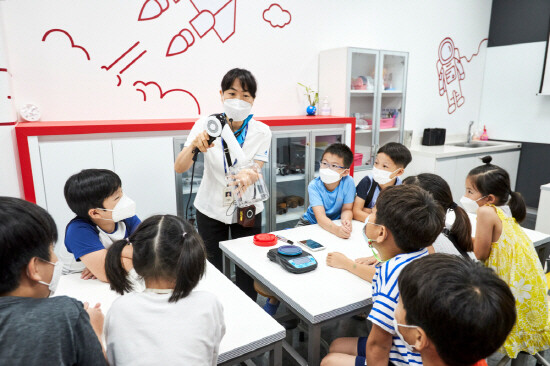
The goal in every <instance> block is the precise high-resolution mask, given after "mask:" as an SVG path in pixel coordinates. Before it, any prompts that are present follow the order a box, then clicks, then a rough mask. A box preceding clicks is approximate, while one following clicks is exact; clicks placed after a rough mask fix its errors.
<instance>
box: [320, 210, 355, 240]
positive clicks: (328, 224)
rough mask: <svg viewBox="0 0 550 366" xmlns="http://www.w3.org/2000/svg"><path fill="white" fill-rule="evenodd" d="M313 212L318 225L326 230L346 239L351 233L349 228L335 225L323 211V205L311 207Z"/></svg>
mask: <svg viewBox="0 0 550 366" xmlns="http://www.w3.org/2000/svg"><path fill="white" fill-rule="evenodd" d="M312 209H313V213H314V214H315V219H316V220H317V223H318V224H319V226H321V227H322V228H323V229H325V230H326V231H328V232H330V233H332V234H334V235H336V236H339V237H340V238H344V239H347V238H349V237H350V235H351V230H349V229H348V228H347V227H345V226H340V225H336V224H335V223H334V222H332V220H331V219H329V218H328V217H327V215H326V213H325V208H324V207H323V206H314V207H312Z"/></svg>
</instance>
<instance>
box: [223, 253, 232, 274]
mask: <svg viewBox="0 0 550 366" xmlns="http://www.w3.org/2000/svg"><path fill="white" fill-rule="evenodd" d="M222 255H223V274H224V275H225V276H226V277H227V278H229V279H231V259H229V257H228V256H226V255H225V253H223V254H222Z"/></svg>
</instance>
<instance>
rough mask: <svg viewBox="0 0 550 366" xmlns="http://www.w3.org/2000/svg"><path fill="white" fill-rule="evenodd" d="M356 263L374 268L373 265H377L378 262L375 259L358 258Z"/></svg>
mask: <svg viewBox="0 0 550 366" xmlns="http://www.w3.org/2000/svg"><path fill="white" fill-rule="evenodd" d="M355 263H358V264H366V265H369V266H372V265H375V264H377V263H378V261H377V260H376V258H374V257H362V258H357V259H356V260H355Z"/></svg>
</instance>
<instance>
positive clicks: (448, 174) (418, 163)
mask: <svg viewBox="0 0 550 366" xmlns="http://www.w3.org/2000/svg"><path fill="white" fill-rule="evenodd" d="M411 153H412V156H413V160H412V162H411V164H409V166H408V167H407V169H405V173H406V176H411V175H418V174H421V173H434V174H437V175H439V176H441V177H442V178H443V179H445V181H447V183H448V184H449V186H450V187H451V192H452V194H453V198H454V200H455V202H458V200H459V199H460V197H462V196H463V195H464V191H465V182H466V177H467V176H468V173H469V172H470V170H472V169H473V168H475V167H477V166H480V165H482V164H483V162H482V161H481V158H482V157H484V156H487V155H490V156H492V157H493V160H492V164H495V165H498V166H500V167H501V168H503V169H505V170H506V171H507V172H508V174H509V175H510V183H511V186H512V190H514V189H515V187H516V180H517V172H518V165H519V155H520V150H510V151H502V152H491V153H481V154H471V155H459V156H454V157H448V158H439V159H438V158H436V157H429V156H425V155H421V154H415V152H414V150H413V151H411Z"/></svg>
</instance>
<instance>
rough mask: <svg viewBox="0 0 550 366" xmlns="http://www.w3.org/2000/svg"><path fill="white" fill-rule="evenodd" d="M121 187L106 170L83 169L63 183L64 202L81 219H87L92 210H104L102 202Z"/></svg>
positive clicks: (110, 172)
mask: <svg viewBox="0 0 550 366" xmlns="http://www.w3.org/2000/svg"><path fill="white" fill-rule="evenodd" d="M121 185H122V183H121V181H120V178H119V176H118V175H117V174H116V173H115V172H113V171H110V170H107V169H84V170H82V171H81V172H80V173H76V174H74V175H72V176H71V177H70V178H69V179H67V182H66V183H65V189H64V193H65V201H67V204H68V205H69V207H70V209H71V210H72V211H73V212H74V213H75V214H76V215H77V216H78V217H81V218H83V219H89V218H90V216H89V215H88V211H89V210H90V209H92V208H104V207H103V201H104V200H105V199H106V198H109V196H112V195H113V194H114V193H115V192H116V191H117V190H118V189H119V188H120V186H121Z"/></svg>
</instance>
